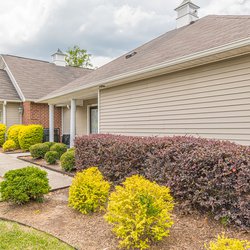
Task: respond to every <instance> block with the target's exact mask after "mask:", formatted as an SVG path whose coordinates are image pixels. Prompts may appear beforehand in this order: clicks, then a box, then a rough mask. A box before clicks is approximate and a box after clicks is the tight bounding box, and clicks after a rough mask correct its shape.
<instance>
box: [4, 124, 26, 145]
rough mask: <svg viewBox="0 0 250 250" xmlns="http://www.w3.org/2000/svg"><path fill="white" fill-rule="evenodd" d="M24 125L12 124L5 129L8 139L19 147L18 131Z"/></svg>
mask: <svg viewBox="0 0 250 250" xmlns="http://www.w3.org/2000/svg"><path fill="white" fill-rule="evenodd" d="M24 126H25V125H13V126H11V127H9V129H8V131H7V138H8V140H13V141H14V142H15V143H16V146H17V148H20V146H19V141H18V134H19V131H20V130H21V129H22V128H23V127H24Z"/></svg>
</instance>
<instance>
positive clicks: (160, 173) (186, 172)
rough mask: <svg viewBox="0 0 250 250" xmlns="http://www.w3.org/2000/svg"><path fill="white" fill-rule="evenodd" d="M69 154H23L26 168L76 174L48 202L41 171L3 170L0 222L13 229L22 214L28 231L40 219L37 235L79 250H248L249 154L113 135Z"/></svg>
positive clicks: (43, 147)
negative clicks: (13, 222) (51, 236)
mask: <svg viewBox="0 0 250 250" xmlns="http://www.w3.org/2000/svg"><path fill="white" fill-rule="evenodd" d="M75 147H76V148H75V149H74V148H73V149H69V150H68V149H67V147H66V145H64V144H62V143H51V142H47V143H38V144H35V145H32V146H31V147H30V148H29V150H30V153H31V157H30V159H29V160H30V162H33V163H35V164H38V163H40V164H39V165H43V164H44V167H46V168H53V166H57V168H58V166H59V165H57V164H58V163H59V161H60V166H61V167H62V169H64V170H65V171H68V172H71V171H72V170H74V169H75V165H76V168H77V170H78V171H77V173H76V175H75V177H74V179H73V181H72V184H71V186H70V188H69V192H68V191H67V193H65V191H64V190H63V191H57V192H55V193H50V194H48V192H49V190H50V187H49V186H48V179H47V176H46V172H45V171H42V170H40V169H38V168H34V167H27V168H24V169H19V170H13V171H9V172H7V173H6V174H5V176H4V178H5V180H4V181H3V182H2V183H1V184H0V192H1V193H2V197H1V198H2V201H6V202H2V203H0V213H1V212H2V211H1V208H4V209H6V210H5V211H4V212H3V213H4V214H9V215H10V216H11V217H13V216H14V218H11V219H15V216H17V217H18V218H17V220H18V221H19V220H20V218H21V217H19V213H20V214H23V213H24V212H25V210H26V208H29V209H30V208H31V210H29V213H28V212H27V211H26V212H25V215H26V216H27V214H29V218H27V219H28V222H29V223H32V222H33V220H32V218H30V217H32V216H31V214H32V211H33V209H34V214H36V216H35V217H36V218H35V219H34V223H38V222H39V220H37V218H38V217H39V216H40V214H41V215H42V214H43V211H44V214H43V215H45V216H47V217H43V216H41V220H42V221H43V222H41V226H42V227H44V226H45V224H46V225H47V226H48V227H47V229H46V230H45V229H43V228H41V229H42V230H45V231H47V232H50V233H53V234H55V235H56V236H60V237H62V239H63V240H65V241H67V242H69V243H70V244H72V245H74V246H76V247H77V248H79V249H87V250H88V249H103V248H104V249H105V248H107V249H117V248H118V246H119V245H120V247H124V249H141V250H142V249H155V250H157V249H173V250H174V249H190V250H191V249H192V250H196V249H197V250H203V249H204V250H214V249H216V250H217V249H224V248H225V247H226V249H228V250H248V249H249V248H250V241H249V237H250V236H249V209H248V205H249V177H250V172H249V164H250V157H249V155H250V154H249V153H250V151H249V147H244V146H240V145H237V144H233V143H230V142H221V141H216V140H207V139H201V138H193V137H173V138H168V137H166V138H154V137H148V138H146V137H144V138H143V137H125V136H113V135H92V136H84V137H80V138H79V137H78V138H77V139H76V141H75ZM26 160H27V159H26ZM45 162H46V166H45ZM56 163H57V164H56ZM75 163H76V164H75ZM55 169H56V167H54V170H55ZM57 171H60V170H59V169H57ZM71 173H72V172H71ZM34 201H44V203H34ZM7 202H9V203H7ZM54 202H55V203H56V204H57V205H56V206H54V205H53V204H54ZM13 203H15V204H19V205H22V206H19V207H17V206H15V205H11V204H13ZM19 208H20V210H19ZM35 208H37V209H35ZM58 209H59V211H58V212H57V210H58ZM52 210H53V212H52ZM12 212H13V213H12ZM53 213H55V214H53ZM54 217H55V218H56V219H57V221H56V219H55V220H54V221H53V219H54ZM7 218H8V217H7ZM22 218H24V220H26V218H25V217H22ZM197 218H198V219H197ZM214 219H216V220H217V222H216V220H214ZM69 220H70V221H69ZM78 220H79V221H78ZM198 220H200V221H199V222H198ZM21 222H23V221H21ZM72 222H73V223H74V222H75V223H74V224H73V225H72V224H71V223H72ZM184 222H185V223H184ZM51 223H52V224H51ZM96 223H97V224H96ZM199 223H200V224H199ZM72 227H73V228H72ZM103 229H104V231H102V230H103ZM187 229H188V230H187ZM51 230H52V232H51ZM68 230H70V232H69V231H68ZM64 231H67V234H65V232H64ZM224 232H225V233H224ZM90 233H91V235H90ZM99 233H100V235H99ZM58 234H59V235H58ZM92 234H93V235H92ZM71 237H72V238H73V239H75V241H74V242H72V241H71V239H72V238H71ZM86 237H87V238H86ZM229 237H230V238H229ZM183 238H184V239H183ZM82 239H84V242H83V241H82ZM243 240H245V241H243ZM247 240H248V241H247ZM204 244H206V245H204ZM223 247H224V248H223Z"/></svg>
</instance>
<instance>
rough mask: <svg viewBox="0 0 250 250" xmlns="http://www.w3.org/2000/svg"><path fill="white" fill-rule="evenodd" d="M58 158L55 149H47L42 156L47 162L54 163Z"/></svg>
mask: <svg viewBox="0 0 250 250" xmlns="http://www.w3.org/2000/svg"><path fill="white" fill-rule="evenodd" d="M58 158H59V157H58V152H56V151H49V152H47V153H46V154H45V156H44V159H45V161H46V162H47V163H48V164H55V163H56V160H57V159H58Z"/></svg>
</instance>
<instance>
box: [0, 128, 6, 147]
mask: <svg viewBox="0 0 250 250" xmlns="http://www.w3.org/2000/svg"><path fill="white" fill-rule="evenodd" d="M5 133H6V126H5V125H4V124H0V147H1V146H2V145H3V144H4V142H5Z"/></svg>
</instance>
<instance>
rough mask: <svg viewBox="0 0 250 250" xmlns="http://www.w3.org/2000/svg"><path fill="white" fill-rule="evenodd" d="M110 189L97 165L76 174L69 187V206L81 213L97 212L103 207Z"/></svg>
mask: <svg viewBox="0 0 250 250" xmlns="http://www.w3.org/2000/svg"><path fill="white" fill-rule="evenodd" d="M109 190H110V184H109V182H107V181H105V180H104V178H103V176H102V174H101V172H100V171H99V170H98V168H97V167H91V168H88V169H86V170H84V171H82V172H79V173H77V174H76V176H75V178H74V179H73V181H72V185H71V186H70V188H69V206H70V207H72V208H74V209H76V210H77V211H79V212H81V213H83V214H89V213H93V212H98V211H100V210H103V209H104V208H105V203H106V202H107V199H108V195H109Z"/></svg>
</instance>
